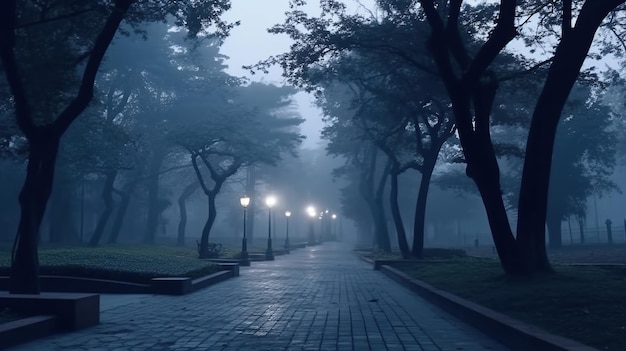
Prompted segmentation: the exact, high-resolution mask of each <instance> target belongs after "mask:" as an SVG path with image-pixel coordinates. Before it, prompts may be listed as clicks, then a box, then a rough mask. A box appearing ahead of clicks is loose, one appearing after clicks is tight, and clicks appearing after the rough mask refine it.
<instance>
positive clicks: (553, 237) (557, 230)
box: [546, 213, 562, 249]
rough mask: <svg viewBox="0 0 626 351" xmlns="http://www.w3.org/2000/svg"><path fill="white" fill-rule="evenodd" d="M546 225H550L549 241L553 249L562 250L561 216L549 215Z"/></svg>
mask: <svg viewBox="0 0 626 351" xmlns="http://www.w3.org/2000/svg"><path fill="white" fill-rule="evenodd" d="M546 224H547V225H548V234H549V236H548V239H549V243H550V248H551V249H560V248H561V244H562V242H561V234H562V233H561V216H560V215H553V214H550V213H548V217H547V220H546Z"/></svg>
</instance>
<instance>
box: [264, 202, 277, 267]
mask: <svg viewBox="0 0 626 351" xmlns="http://www.w3.org/2000/svg"><path fill="white" fill-rule="evenodd" d="M265 204H266V205H267V207H268V208H269V211H268V221H267V250H266V251H265V259H266V260H273V259H274V252H273V251H272V206H274V205H275V204H276V197H274V196H272V195H270V196H268V197H267V198H266V199H265Z"/></svg>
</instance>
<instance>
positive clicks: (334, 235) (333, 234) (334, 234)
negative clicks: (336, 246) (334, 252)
mask: <svg viewBox="0 0 626 351" xmlns="http://www.w3.org/2000/svg"><path fill="white" fill-rule="evenodd" d="M330 217H331V218H332V219H333V223H332V224H331V227H330V236H331V237H332V240H333V241H337V221H336V219H337V215H336V214H334V213H333V215H332V216H330Z"/></svg>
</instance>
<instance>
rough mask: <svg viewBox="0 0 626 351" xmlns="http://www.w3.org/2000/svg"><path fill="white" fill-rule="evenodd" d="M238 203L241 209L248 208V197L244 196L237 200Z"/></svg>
mask: <svg viewBox="0 0 626 351" xmlns="http://www.w3.org/2000/svg"><path fill="white" fill-rule="evenodd" d="M239 203H240V204H241V207H243V208H246V207H248V205H250V197H248V196H246V195H244V196H242V197H241V198H240V199H239Z"/></svg>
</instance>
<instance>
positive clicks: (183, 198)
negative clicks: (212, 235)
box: [176, 181, 200, 246]
mask: <svg viewBox="0 0 626 351" xmlns="http://www.w3.org/2000/svg"><path fill="white" fill-rule="evenodd" d="M199 187H200V184H199V183H198V181H194V182H193V183H191V184H189V185H187V186H186V187H185V189H184V190H183V192H182V194H180V196H179V197H178V208H179V209H180V221H179V222H178V239H177V240H176V245H178V246H185V228H186V227H187V206H186V202H187V199H188V198H189V197H190V196H191V195H192V194H193V193H194V192H195V191H196V189H198V188H199Z"/></svg>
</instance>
